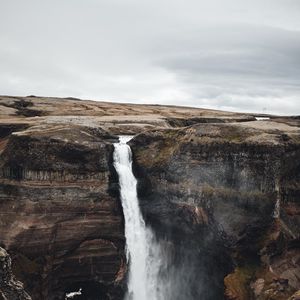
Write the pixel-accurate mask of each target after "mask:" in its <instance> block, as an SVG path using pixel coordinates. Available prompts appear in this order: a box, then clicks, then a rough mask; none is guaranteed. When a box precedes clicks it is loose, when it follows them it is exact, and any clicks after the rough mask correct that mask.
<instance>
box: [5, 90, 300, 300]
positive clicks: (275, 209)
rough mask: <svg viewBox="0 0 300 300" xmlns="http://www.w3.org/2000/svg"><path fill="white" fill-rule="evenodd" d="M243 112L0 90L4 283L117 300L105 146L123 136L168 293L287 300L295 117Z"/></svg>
mask: <svg viewBox="0 0 300 300" xmlns="http://www.w3.org/2000/svg"><path fill="white" fill-rule="evenodd" d="M256 116H257V115H251V114H239V113H231V112H222V111H215V110H205V109H196V108H186V107H174V106H169V107H168V106H157V105H133V104H116V103H107V102H94V101H81V100H79V99H74V98H66V99H58V98H45V97H35V96H30V97H8V96H0V211H1V219H0V246H2V247H3V248H5V249H6V250H8V251H9V253H10V255H11V258H12V271H13V273H14V275H15V276H16V278H17V279H18V280H21V281H22V282H23V283H24V287H25V290H26V291H27V292H28V293H29V294H30V296H31V297H32V299H34V300H35V299H49V300H52V299H59V300H61V299H64V297H65V294H66V293H68V292H74V291H78V290H79V289H80V288H82V295H81V296H78V297H77V298H78V299H80V298H81V299H98V298H99V296H101V297H102V298H101V299H116V300H117V299H122V298H123V295H124V291H125V290H126V268H127V266H126V260H125V249H124V243H125V237H124V220H123V213H122V209H121V205H120V200H119V193H118V178H117V175H116V173H115V170H114V168H113V164H112V153H113V144H112V143H113V142H115V141H116V140H117V137H116V134H137V135H136V137H135V138H134V139H133V140H132V142H131V146H132V150H133V155H134V171H135V174H136V176H137V178H138V186H139V196H140V204H141V207H142V211H143V214H144V216H145V219H146V221H147V223H148V224H149V225H150V226H152V227H153V229H154V230H155V232H156V233H157V236H158V238H159V239H160V240H161V241H162V243H164V245H165V248H166V252H167V254H168V257H169V261H168V266H167V267H168V268H169V269H168V271H169V272H171V274H172V276H173V277H174V287H173V289H174V291H173V296H174V297H173V299H174V300H176V299H191V300H192V299H199V298H200V299H206V300H208V299H214V300H216V299H223V298H224V289H225V295H226V297H227V299H240V300H244V299H261V300H266V299H275V300H279V299H287V298H288V297H292V294H294V293H295V295H296V296H294V297H297V294H296V290H298V289H300V286H299V278H300V274H299V270H300V267H299V259H300V254H299V232H300V230H299V228H300V220H299V214H300V208H299V203H298V202H299V201H298V199H299V190H300V189H299V187H300V167H299V164H300V160H299V155H300V149H299V143H300V137H299V136H300V135H299V133H300V132H299V118H297V117H275V116H268V117H270V118H271V119H270V120H269V121H255V120H256V119H255V117H256ZM261 116H262V115H261ZM264 116H265V115H264ZM265 117H266V116H265ZM0 269H3V267H2V268H0ZM0 289H1V288H0ZM8 299H10V298H8ZM12 299H14V298H12ZM74 299H75V298H74ZM295 299H297V298H295Z"/></svg>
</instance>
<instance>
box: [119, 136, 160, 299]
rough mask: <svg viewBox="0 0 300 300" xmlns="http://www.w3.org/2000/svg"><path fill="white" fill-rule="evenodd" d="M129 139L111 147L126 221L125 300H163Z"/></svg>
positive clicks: (157, 258)
mask: <svg viewBox="0 0 300 300" xmlns="http://www.w3.org/2000/svg"><path fill="white" fill-rule="evenodd" d="M130 139H131V137H129V136H121V137H120V140H119V143H116V144H114V146H115V151H114V167H115V169H116V171H117V173H118V175H119V184H120V196H121V201H122V207H123V212H124V218H125V237H126V256H127V260H128V261H129V279H128V293H127V295H126V297H125V299H126V300H163V299H166V297H165V296H164V295H163V293H164V292H163V290H162V288H161V284H162V283H161V282H159V272H160V269H161V264H162V259H161V255H160V252H161V251H160V247H159V246H158V244H157V243H156V241H155V239H154V238H153V233H152V231H151V230H150V228H147V227H146V225H145V222H144V220H143V217H142V214H141V211H140V207H139V201H138V197H137V180H136V178H135V177H134V175H133V172H132V153H131V149H130V147H129V146H128V145H127V144H126V143H127V142H128V141H129V140H130Z"/></svg>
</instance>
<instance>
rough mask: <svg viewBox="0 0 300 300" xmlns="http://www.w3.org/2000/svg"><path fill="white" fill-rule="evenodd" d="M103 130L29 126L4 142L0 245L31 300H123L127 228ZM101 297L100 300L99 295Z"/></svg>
mask: <svg viewBox="0 0 300 300" xmlns="http://www.w3.org/2000/svg"><path fill="white" fill-rule="evenodd" d="M115 138H116V137H114V136H111V135H109V134H108V133H106V132H105V131H103V130H101V129H91V128H87V127H83V126H66V125H52V126H47V127H46V128H45V127H41V126H36V127H31V128H29V129H27V130H24V131H19V132H16V133H12V134H11V135H9V136H7V137H5V140H2V147H1V149H0V150H1V155H0V177H1V178H0V211H1V220H0V244H1V245H2V246H3V247H5V249H7V250H9V252H10V253H11V255H12V260H13V269H14V273H15V274H16V276H17V278H18V279H20V280H22V281H23V282H24V284H25V287H26V289H27V290H28V292H29V293H30V295H31V296H32V299H49V300H50V299H64V294H65V292H71V291H77V290H79V288H80V287H81V288H83V292H84V293H86V298H85V299H94V298H93V297H96V296H97V297H99V296H101V297H102V298H103V299H108V298H109V299H121V298H122V294H123V290H124V273H125V261H124V258H125V256H124V232H123V231H124V228H123V215H122V209H121V207H120V203H119V201H118V197H117V195H118V194H117V189H118V188H117V178H116V175H115V173H114V170H113V169H112V152H113V146H112V143H111V141H113V140H114V139H115ZM97 299H98V298H97Z"/></svg>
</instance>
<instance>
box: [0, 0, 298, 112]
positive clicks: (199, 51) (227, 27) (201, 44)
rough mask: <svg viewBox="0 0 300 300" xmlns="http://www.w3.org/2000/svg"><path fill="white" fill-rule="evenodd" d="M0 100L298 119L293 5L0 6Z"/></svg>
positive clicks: (82, 1) (67, 1) (215, 1)
mask: <svg viewBox="0 0 300 300" xmlns="http://www.w3.org/2000/svg"><path fill="white" fill-rule="evenodd" d="M0 94H6V95H31V94H34V95H45V96H73V97H79V98H83V99H95V100H96V99H98V100H111V101H118V102H135V103H160V104H176V105H189V106H198V107H208V108H217V109H225V110H234V111H251V112H266V113H278V114H300V0H251V1H250V0H249V1H241V0H206V1H203V0H181V1H176V0H43V1H41V0H26V1H24V0H0Z"/></svg>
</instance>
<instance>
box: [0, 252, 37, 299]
mask: <svg viewBox="0 0 300 300" xmlns="http://www.w3.org/2000/svg"><path fill="white" fill-rule="evenodd" d="M0 299H1V300H31V297H30V296H29V295H28V294H27V293H26V292H25V291H24V289H23V285H22V283H21V282H20V281H17V280H16V279H15V277H14V275H13V273H12V270H11V258H10V257H9V255H8V253H7V252H6V251H5V250H4V249H3V248H0Z"/></svg>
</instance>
